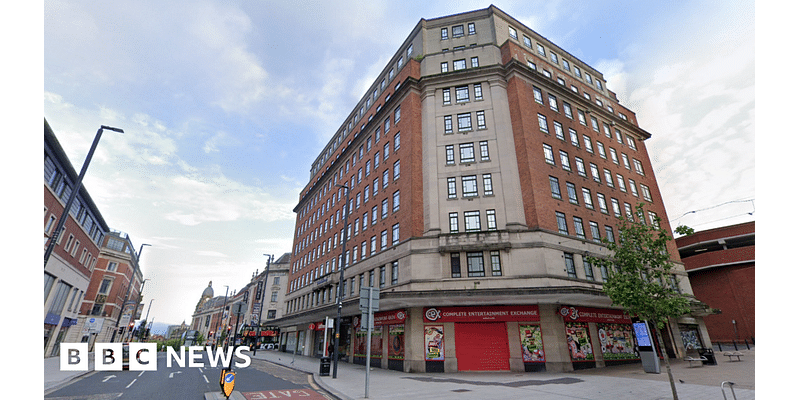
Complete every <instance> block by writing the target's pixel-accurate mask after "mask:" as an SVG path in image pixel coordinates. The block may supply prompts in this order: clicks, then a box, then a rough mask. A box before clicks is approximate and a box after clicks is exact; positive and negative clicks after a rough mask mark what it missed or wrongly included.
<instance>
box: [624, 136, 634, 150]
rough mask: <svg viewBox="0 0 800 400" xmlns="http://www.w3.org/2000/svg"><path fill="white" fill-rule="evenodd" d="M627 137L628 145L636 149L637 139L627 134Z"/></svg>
mask: <svg viewBox="0 0 800 400" xmlns="http://www.w3.org/2000/svg"><path fill="white" fill-rule="evenodd" d="M625 139H626V140H627V141H628V147H630V148H631V149H633V150H636V140H635V139H634V138H633V137H632V136H630V135H625Z"/></svg>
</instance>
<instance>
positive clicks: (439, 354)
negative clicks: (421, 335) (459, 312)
mask: <svg viewBox="0 0 800 400" xmlns="http://www.w3.org/2000/svg"><path fill="white" fill-rule="evenodd" d="M425 360H426V361H443V360H444V326H442V325H426V326H425Z"/></svg>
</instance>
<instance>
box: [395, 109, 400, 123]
mask: <svg viewBox="0 0 800 400" xmlns="http://www.w3.org/2000/svg"><path fill="white" fill-rule="evenodd" d="M398 122H400V107H397V108H395V109H394V123H395V125H397V123H398Z"/></svg>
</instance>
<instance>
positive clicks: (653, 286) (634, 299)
mask: <svg viewBox="0 0 800 400" xmlns="http://www.w3.org/2000/svg"><path fill="white" fill-rule="evenodd" d="M636 209H637V215H638V216H639V219H640V221H639V222H634V221H633V218H635V217H634V216H632V215H629V216H627V218H624V217H623V218H620V223H619V225H618V228H619V243H614V242H608V241H606V242H605V243H606V245H607V247H608V249H609V250H611V252H612V253H613V254H612V255H611V257H609V258H598V257H589V260H590V262H591V263H593V264H595V265H599V266H605V267H606V268H607V269H608V271H610V273H609V277H608V280H607V281H606V282H605V283H604V284H603V291H604V292H605V293H606V294H607V295H608V297H609V298H610V299H611V302H612V303H613V304H614V305H617V306H620V307H623V308H624V309H625V310H626V311H627V312H628V313H629V314H630V315H635V316H637V317H639V318H640V319H643V320H646V321H649V322H650V323H652V324H654V325H655V326H656V336H657V338H658V344H659V345H660V346H661V348H662V349H664V348H665V347H664V339H663V338H662V336H661V328H663V327H664V325H665V324H666V323H667V322H668V321H669V318H670V317H673V318H674V317H679V316H681V315H684V314H687V313H688V312H689V310H690V308H689V304H690V301H689V298H688V297H687V296H684V295H682V294H680V293H679V292H678V290H677V287H676V286H677V278H676V277H675V276H674V275H673V274H672V267H673V263H672V261H670V258H669V252H668V251H667V243H668V242H669V241H670V240H672V238H671V237H670V235H669V233H668V232H667V231H665V230H664V229H661V228H660V227H659V224H660V221H661V220H660V219H659V218H658V217H656V219H655V221H654V226H653V225H649V224H647V223H645V221H644V211H643V204H639V205H638V206H637V207H636ZM664 361H665V366H666V369H667V374H668V375H669V382H670V386H671V388H672V397H673V398H674V399H675V400H677V399H678V393H677V390H676V388H675V381H674V379H673V376H672V369H671V368H670V365H669V357H666V356H665V357H664Z"/></svg>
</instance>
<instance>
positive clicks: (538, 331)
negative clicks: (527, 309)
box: [519, 325, 545, 362]
mask: <svg viewBox="0 0 800 400" xmlns="http://www.w3.org/2000/svg"><path fill="white" fill-rule="evenodd" d="M519 341H520V343H521V345H522V362H544V361H545V359H544V346H543V345H542V328H541V327H540V326H539V325H520V326H519Z"/></svg>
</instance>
